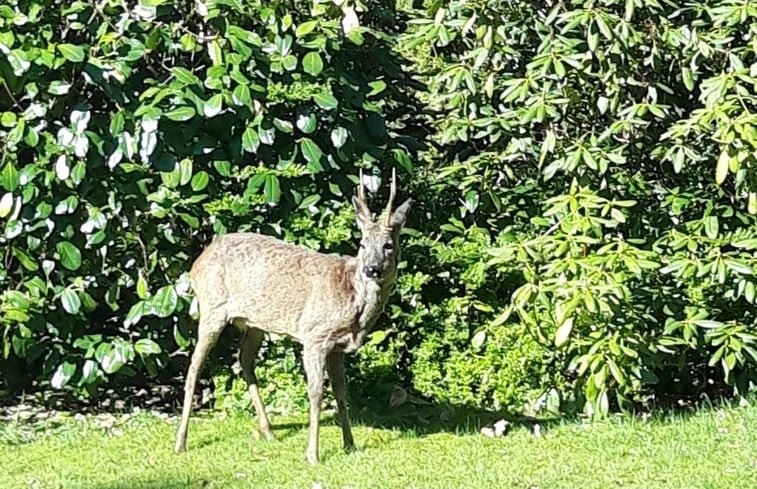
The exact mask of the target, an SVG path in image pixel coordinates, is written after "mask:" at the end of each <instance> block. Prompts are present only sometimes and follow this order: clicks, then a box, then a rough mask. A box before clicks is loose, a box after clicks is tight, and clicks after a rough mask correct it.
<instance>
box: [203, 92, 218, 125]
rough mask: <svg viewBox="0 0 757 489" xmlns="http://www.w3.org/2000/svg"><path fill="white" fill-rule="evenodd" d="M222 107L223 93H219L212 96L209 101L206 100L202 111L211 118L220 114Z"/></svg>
mask: <svg viewBox="0 0 757 489" xmlns="http://www.w3.org/2000/svg"><path fill="white" fill-rule="evenodd" d="M222 109H223V95H221V94H220V93H218V94H216V95H213V96H212V97H210V99H209V100H208V101H207V102H205V105H203V107H202V113H203V114H204V115H205V117H206V118H208V119H210V118H213V117H215V116H217V115H218V114H220V113H221V110H222Z"/></svg>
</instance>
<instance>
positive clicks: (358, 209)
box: [352, 195, 370, 231]
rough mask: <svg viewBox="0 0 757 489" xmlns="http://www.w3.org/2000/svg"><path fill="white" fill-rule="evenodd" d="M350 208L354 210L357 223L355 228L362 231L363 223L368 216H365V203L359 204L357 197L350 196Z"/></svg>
mask: <svg viewBox="0 0 757 489" xmlns="http://www.w3.org/2000/svg"><path fill="white" fill-rule="evenodd" d="M352 206H353V207H354V208H355V220H356V221H357V227H359V228H360V230H361V231H362V229H363V225H364V224H365V221H366V220H367V219H368V217H370V216H366V215H365V203H364V202H361V201H360V199H359V198H358V196H357V195H353V196H352Z"/></svg>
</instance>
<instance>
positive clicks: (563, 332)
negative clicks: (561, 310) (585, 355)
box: [555, 317, 573, 347]
mask: <svg viewBox="0 0 757 489" xmlns="http://www.w3.org/2000/svg"><path fill="white" fill-rule="evenodd" d="M571 331H573V318H572V317H569V318H567V319H566V320H565V321H564V322H563V323H562V324H561V325H560V327H559V328H557V332H555V346H557V347H560V346H562V345H564V344H565V342H566V341H568V338H570V333H571Z"/></svg>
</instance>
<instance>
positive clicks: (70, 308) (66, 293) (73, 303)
mask: <svg viewBox="0 0 757 489" xmlns="http://www.w3.org/2000/svg"><path fill="white" fill-rule="evenodd" d="M60 302H61V304H63V309H65V310H66V312H67V313H69V314H76V313H78V312H79V309H81V300H80V299H79V296H78V295H77V293H76V292H74V291H73V290H71V289H63V292H61V294H60Z"/></svg>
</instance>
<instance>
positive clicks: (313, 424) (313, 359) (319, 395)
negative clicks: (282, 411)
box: [302, 345, 328, 465]
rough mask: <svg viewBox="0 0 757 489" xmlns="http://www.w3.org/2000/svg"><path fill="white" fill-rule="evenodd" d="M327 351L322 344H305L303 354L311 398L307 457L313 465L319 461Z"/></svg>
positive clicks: (309, 396)
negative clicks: (317, 345) (319, 436)
mask: <svg viewBox="0 0 757 489" xmlns="http://www.w3.org/2000/svg"><path fill="white" fill-rule="evenodd" d="M327 353H328V352H327V351H324V350H323V348H322V346H320V345H319V347H315V346H313V345H305V348H304V350H303V355H302V357H303V358H302V360H303V363H304V364H305V375H306V377H307V383H308V398H309V400H310V437H309V439H308V448H307V451H306V452H305V458H306V459H307V461H308V463H310V464H311V465H314V464H317V463H318V429H319V423H320V416H321V401H322V400H323V378H324V377H323V374H324V368H325V366H326V355H327Z"/></svg>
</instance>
